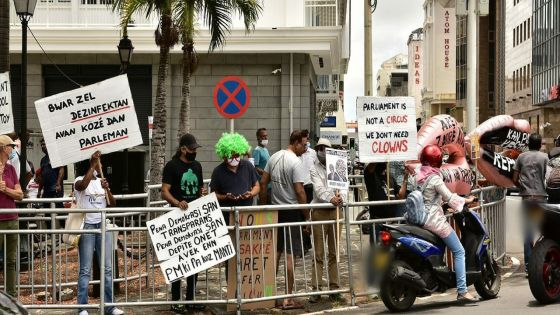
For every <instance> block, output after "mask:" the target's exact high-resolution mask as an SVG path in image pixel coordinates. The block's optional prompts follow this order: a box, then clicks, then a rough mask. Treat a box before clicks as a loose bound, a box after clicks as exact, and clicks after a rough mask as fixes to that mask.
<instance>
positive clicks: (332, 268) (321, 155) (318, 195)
mask: <svg viewBox="0 0 560 315" xmlns="http://www.w3.org/2000/svg"><path fill="white" fill-rule="evenodd" d="M330 147H331V143H330V141H329V140H327V139H324V138H321V139H319V142H317V145H316V146H315V150H316V151H317V161H315V164H314V165H313V168H312V169H311V181H312V182H313V201H312V203H329V202H330V203H331V204H332V205H333V206H337V207H338V206H341V205H342V198H341V197H340V196H339V195H338V194H337V193H336V190H335V189H332V188H328V186H327V169H326V167H325V165H326V164H327V162H326V154H325V148H330ZM336 211H337V208H326V209H313V210H312V211H311V220H312V221H328V220H336ZM312 229H313V244H314V246H315V247H314V252H315V253H314V265H315V266H314V267H315V269H314V271H313V273H312V275H311V286H312V288H313V291H316V290H320V289H321V286H322V284H323V268H324V264H325V262H324V260H325V239H326V241H327V245H328V256H327V259H328V261H327V264H328V265H327V268H328V278H327V279H328V281H327V282H328V283H327V285H328V287H329V290H338V289H339V283H340V279H339V276H338V266H337V262H336V249H337V247H336V242H337V240H338V239H339V237H340V234H339V235H336V228H335V226H334V224H325V225H313V228H312ZM329 297H330V299H331V300H332V301H338V300H341V299H342V297H341V295H340V294H339V293H336V294H331V295H330V296H329ZM320 299H321V296H320V295H313V296H311V297H310V298H309V302H310V303H317V302H318V301H319V300H320Z"/></svg>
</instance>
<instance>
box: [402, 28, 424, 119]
mask: <svg viewBox="0 0 560 315" xmlns="http://www.w3.org/2000/svg"><path fill="white" fill-rule="evenodd" d="M407 45H408V96H412V97H414V102H415V104H416V117H417V118H421V119H422V121H424V120H425V119H426V116H425V115H426V113H425V112H424V111H423V109H422V87H423V86H424V77H423V72H424V69H423V62H422V58H423V57H422V55H423V45H424V30H423V29H422V28H418V29H416V30H414V31H413V32H412V33H410V36H409V37H408V42H407Z"/></svg>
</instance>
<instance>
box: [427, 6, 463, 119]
mask: <svg viewBox="0 0 560 315" xmlns="http://www.w3.org/2000/svg"><path fill="white" fill-rule="evenodd" d="M456 24H457V23H456V17H455V1H450V0H426V1H425V2H424V45H423V59H422V61H423V70H424V72H423V73H424V74H423V79H424V87H423V89H422V109H423V111H424V112H425V113H426V117H431V116H434V115H438V114H452V111H453V108H454V107H455V104H456V100H455V71H456V69H455V46H456V45H455V41H456Z"/></svg>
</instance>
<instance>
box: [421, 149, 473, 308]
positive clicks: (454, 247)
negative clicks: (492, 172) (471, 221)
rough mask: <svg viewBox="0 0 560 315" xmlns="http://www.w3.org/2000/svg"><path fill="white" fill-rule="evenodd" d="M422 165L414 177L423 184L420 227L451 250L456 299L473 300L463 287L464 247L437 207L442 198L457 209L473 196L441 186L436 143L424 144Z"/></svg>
mask: <svg viewBox="0 0 560 315" xmlns="http://www.w3.org/2000/svg"><path fill="white" fill-rule="evenodd" d="M420 162H421V163H422V166H420V168H419V169H417V171H416V179H417V181H418V185H419V186H424V185H425V188H424V191H423V192H422V197H423V199H424V205H425V207H426V212H427V213H428V219H427V221H426V223H425V224H424V226H423V228H425V229H426V230H429V231H431V232H432V233H435V234H436V235H437V236H439V237H440V238H441V239H442V240H443V242H444V243H445V245H446V246H447V248H449V249H450V250H451V252H453V266H454V268H455V278H456V283H457V300H458V301H466V302H473V301H476V300H477V299H476V298H475V297H473V296H472V295H471V294H470V293H469V291H468V289H467V276H466V268H465V249H464V248H463V245H462V244H461V241H460V240H459V237H457V233H455V231H454V230H453V228H452V227H451V225H450V224H449V222H448V221H447V218H446V217H445V214H444V212H443V208H442V207H441V203H442V200H443V201H445V202H447V203H448V205H449V207H450V210H454V211H461V210H463V206H464V205H465V204H466V203H471V202H473V201H474V196H470V197H468V198H462V197H460V196H458V195H457V194H454V193H452V192H451V191H449V189H448V188H447V187H446V186H445V183H444V182H443V179H442V177H441V175H440V170H439V169H440V167H441V165H442V163H443V152H442V150H441V148H440V147H438V146H437V145H433V144H432V145H428V146H426V147H424V149H423V150H422V153H421V154H420Z"/></svg>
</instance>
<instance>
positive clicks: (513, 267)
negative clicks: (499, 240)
mask: <svg viewBox="0 0 560 315" xmlns="http://www.w3.org/2000/svg"><path fill="white" fill-rule="evenodd" d="M509 258H510V259H511V262H512V264H511V271H509V272H506V274H504V275H503V276H502V279H507V278H509V277H511V276H512V275H513V274H514V273H516V272H517V270H519V267H520V266H521V262H520V261H519V259H517V258H515V257H513V256H509Z"/></svg>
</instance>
